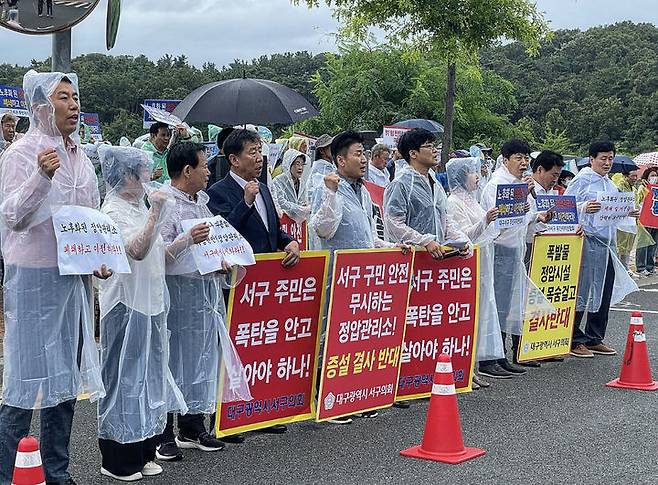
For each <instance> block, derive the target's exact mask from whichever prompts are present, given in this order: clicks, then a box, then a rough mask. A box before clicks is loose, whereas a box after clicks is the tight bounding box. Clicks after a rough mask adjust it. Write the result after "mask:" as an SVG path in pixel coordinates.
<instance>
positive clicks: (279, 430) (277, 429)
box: [259, 424, 288, 434]
mask: <svg viewBox="0 0 658 485" xmlns="http://www.w3.org/2000/svg"><path fill="white" fill-rule="evenodd" d="M259 431H260V432H261V433H268V434H283V433H285V432H286V431H288V427H287V426H286V425H285V424H275V425H274V426H270V427H269V428H263V429H261V430H259Z"/></svg>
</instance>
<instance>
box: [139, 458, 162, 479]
mask: <svg viewBox="0 0 658 485" xmlns="http://www.w3.org/2000/svg"><path fill="white" fill-rule="evenodd" d="M160 473H162V467H161V466H160V465H158V464H157V463H156V462H154V461H149V462H148V463H147V464H146V465H144V468H142V475H144V476H145V477H153V476H155V475H160Z"/></svg>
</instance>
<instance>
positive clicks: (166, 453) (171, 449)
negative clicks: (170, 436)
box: [155, 441, 183, 461]
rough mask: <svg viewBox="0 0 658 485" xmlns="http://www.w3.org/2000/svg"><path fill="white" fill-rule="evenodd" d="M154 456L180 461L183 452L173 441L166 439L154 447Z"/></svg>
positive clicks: (164, 459)
mask: <svg viewBox="0 0 658 485" xmlns="http://www.w3.org/2000/svg"><path fill="white" fill-rule="evenodd" d="M155 456H156V458H157V459H158V460H162V461H180V460H182V459H183V452H182V451H181V450H180V448H179V447H178V445H177V444H176V442H175V441H168V442H167V443H162V444H160V445H158V447H157V448H156V449H155Z"/></svg>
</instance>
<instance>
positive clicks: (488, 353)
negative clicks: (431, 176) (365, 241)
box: [446, 158, 505, 362]
mask: <svg viewBox="0 0 658 485" xmlns="http://www.w3.org/2000/svg"><path fill="white" fill-rule="evenodd" d="M446 172H447V175H448V185H449V187H450V196H449V197H448V219H449V220H450V222H451V223H452V224H454V225H455V226H456V227H459V228H461V229H462V231H463V232H464V233H465V234H466V236H468V238H469V239H470V240H471V241H472V242H473V243H474V244H477V245H478V246H479V248H480V305H479V310H478V334H477V345H476V354H475V359H476V360H477V361H478V362H479V361H484V360H496V359H501V358H503V357H504V355H505V350H504V348H503V339H502V337H501V333H500V323H499V321H498V311H497V308H496V298H495V294H494V274H493V270H494V247H493V241H494V239H495V238H496V236H497V235H498V232H499V231H498V229H497V228H496V226H495V224H494V223H493V222H492V223H491V224H488V223H487V213H486V211H485V210H484V209H483V208H482V207H481V206H480V204H479V203H478V201H477V199H476V194H477V193H478V190H479V184H478V179H479V172H480V163H479V161H478V160H477V159H475V158H453V159H452V160H450V161H449V162H448V163H447V165H446Z"/></svg>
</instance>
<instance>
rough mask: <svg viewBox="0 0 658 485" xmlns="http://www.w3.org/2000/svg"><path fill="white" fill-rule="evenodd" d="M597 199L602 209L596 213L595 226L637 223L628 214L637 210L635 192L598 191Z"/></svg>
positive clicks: (631, 224)
mask: <svg viewBox="0 0 658 485" xmlns="http://www.w3.org/2000/svg"><path fill="white" fill-rule="evenodd" d="M596 200H597V201H599V202H600V203H601V210H600V211H598V212H596V213H595V214H594V220H593V221H592V225H593V226H594V227H607V226H618V225H630V226H634V225H635V219H633V218H632V217H629V216H628V214H630V213H631V212H633V211H634V210H635V194H634V193H633V192H597V193H596Z"/></svg>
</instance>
